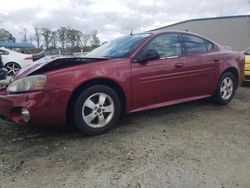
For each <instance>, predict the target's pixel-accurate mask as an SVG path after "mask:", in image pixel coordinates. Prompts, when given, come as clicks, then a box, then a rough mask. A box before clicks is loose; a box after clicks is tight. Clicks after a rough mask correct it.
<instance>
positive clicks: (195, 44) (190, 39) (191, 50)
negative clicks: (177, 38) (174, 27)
mask: <svg viewBox="0 0 250 188" xmlns="http://www.w3.org/2000/svg"><path fill="white" fill-rule="evenodd" d="M182 39H183V43H184V46H185V49H186V53H187V55H192V54H201V53H205V52H207V51H208V50H207V46H206V44H205V41H204V39H202V38H199V37H195V36H192V35H182Z"/></svg>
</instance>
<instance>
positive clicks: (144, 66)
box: [132, 33, 187, 109]
mask: <svg viewBox="0 0 250 188" xmlns="http://www.w3.org/2000/svg"><path fill="white" fill-rule="evenodd" d="M150 50H151V51H152V50H154V51H157V52H158V54H159V58H158V59H154V60H148V61H146V62H136V63H134V62H133V63H132V97H133V100H132V101H133V102H132V103H133V104H132V105H133V108H134V109H138V108H145V107H148V108H150V107H157V105H159V106H161V103H164V102H169V101H174V100H178V99H182V98H184V97H185V89H186V79H185V74H186V68H187V67H186V58H185V57H183V56H182V47H181V43H180V37H179V34H175V33H169V34H162V35H159V36H157V37H155V38H154V39H152V40H151V41H150V42H149V43H148V44H146V46H145V47H144V48H143V49H142V50H141V51H140V52H139V53H138V54H137V55H136V57H135V59H137V58H138V59H143V58H142V57H143V56H145V55H146V53H147V52H148V51H150Z"/></svg>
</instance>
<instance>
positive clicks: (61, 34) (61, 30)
mask: <svg viewBox="0 0 250 188" xmlns="http://www.w3.org/2000/svg"><path fill="white" fill-rule="evenodd" d="M66 32H67V28H66V27H60V28H59V29H58V30H57V36H58V40H59V42H60V43H61V47H62V49H64V48H65V43H66Z"/></svg>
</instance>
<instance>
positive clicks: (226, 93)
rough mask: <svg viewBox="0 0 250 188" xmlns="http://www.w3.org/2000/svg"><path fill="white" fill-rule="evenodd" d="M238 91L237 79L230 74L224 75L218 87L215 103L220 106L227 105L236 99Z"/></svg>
mask: <svg viewBox="0 0 250 188" xmlns="http://www.w3.org/2000/svg"><path fill="white" fill-rule="evenodd" d="M235 91H236V78H235V76H234V75H233V74H232V73H230V72H226V73H224V74H223V75H222V76H221V78H220V80H219V82H218V85H217V89H216V94H215V96H214V97H215V101H216V102H217V103H218V104H221V105H225V104H228V103H229V102H230V101H231V100H232V99H233V97H234V94H235Z"/></svg>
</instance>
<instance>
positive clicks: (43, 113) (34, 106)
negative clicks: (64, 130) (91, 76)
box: [0, 90, 70, 126]
mask: <svg viewBox="0 0 250 188" xmlns="http://www.w3.org/2000/svg"><path fill="white" fill-rule="evenodd" d="M69 96H70V95H69V92H68V91H67V90H50V91H44V92H31V93H23V94H15V95H7V94H6V91H5V90H0V119H2V120H4V121H5V122H6V120H7V122H13V123H15V124H18V125H20V126H24V125H27V126H44V125H64V124H66V120H67V101H68V97H69ZM23 108H25V109H27V110H28V111H29V113H30V120H29V121H28V122H25V121H24V119H23V117H22V114H21V111H22V109H23Z"/></svg>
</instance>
